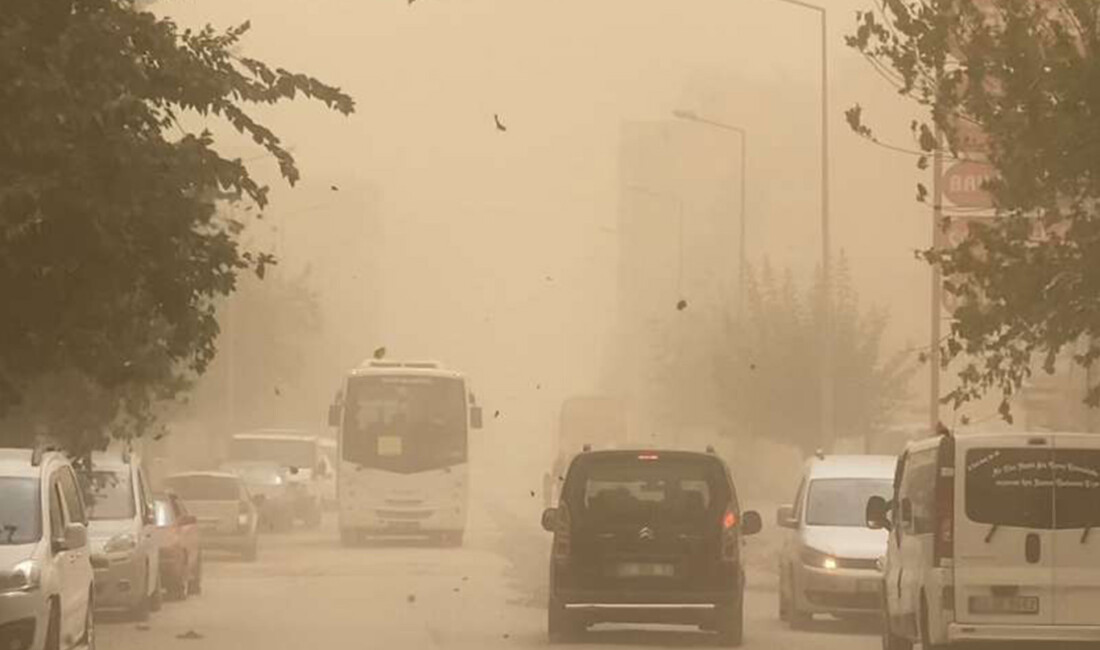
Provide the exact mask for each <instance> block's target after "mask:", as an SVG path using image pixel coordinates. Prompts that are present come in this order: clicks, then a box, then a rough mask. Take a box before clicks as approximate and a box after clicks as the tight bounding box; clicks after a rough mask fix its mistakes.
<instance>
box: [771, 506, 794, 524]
mask: <svg viewBox="0 0 1100 650" xmlns="http://www.w3.org/2000/svg"><path fill="white" fill-rule="evenodd" d="M775 525H776V526H779V527H780V528H790V529H795V528H798V519H797V518H795V516H794V506H781V507H780V508H779V509H778V510H776V511H775Z"/></svg>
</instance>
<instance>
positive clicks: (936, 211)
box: [928, 126, 944, 435]
mask: <svg viewBox="0 0 1100 650" xmlns="http://www.w3.org/2000/svg"><path fill="white" fill-rule="evenodd" d="M942 144H943V143H942V141H941V133H940V130H939V127H938V126H937V127H936V151H935V152H934V153H933V154H932V249H933V250H940V248H942V246H943V244H944V241H943V183H942V182H940V180H941V178H942V176H943V153H942V149H943V147H942ZM930 311H931V314H932V323H931V325H932V327H931V340H930V341H929V344H930V345H929V349H928V365H929V368H928V370H929V375H930V382H929V391H930V394H929V399H928V424H929V431H930V432H931V434H932V435H935V434H936V432H937V431H938V430H939V425H940V336H941V333H940V330H941V325H942V321H943V273H942V271H941V269H940V265H939V264H933V265H932V305H931V310H930Z"/></svg>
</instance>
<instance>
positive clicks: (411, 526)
mask: <svg viewBox="0 0 1100 650" xmlns="http://www.w3.org/2000/svg"><path fill="white" fill-rule="evenodd" d="M386 528H387V529H388V530H393V531H399V532H410V531H415V530H420V522H419V521H387V522H386Z"/></svg>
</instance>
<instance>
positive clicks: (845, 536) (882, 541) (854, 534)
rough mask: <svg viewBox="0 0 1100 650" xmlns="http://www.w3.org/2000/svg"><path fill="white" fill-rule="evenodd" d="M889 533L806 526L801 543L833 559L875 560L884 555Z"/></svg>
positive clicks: (865, 529)
mask: <svg viewBox="0 0 1100 650" xmlns="http://www.w3.org/2000/svg"><path fill="white" fill-rule="evenodd" d="M888 541H889V533H887V532H886V531H885V530H871V529H870V528H863V527H859V526H806V527H805V528H803V529H802V543H803V544H805V545H806V546H809V547H810V548H813V549H816V550H818V551H821V552H822V553H826V554H828V555H832V556H834V557H843V558H851V559H854V560H877V559H878V558H880V557H882V556H883V555H886V544H887V543H888Z"/></svg>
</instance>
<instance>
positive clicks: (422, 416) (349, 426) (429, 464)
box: [343, 375, 466, 473]
mask: <svg viewBox="0 0 1100 650" xmlns="http://www.w3.org/2000/svg"><path fill="white" fill-rule="evenodd" d="M343 436H344V444H343V459H344V460H346V461H349V462H352V463H356V464H358V465H361V466H364V467H373V468H377V469H383V470H387V471H394V472H403V473H410V472H419V471H425V470H430V469H438V468H442V467H449V466H451V465H458V464H460V463H464V462H466V390H465V386H464V384H463V382H462V380H461V379H454V378H449V377H418V376H398V375H394V376H381V377H379V376H373V377H357V378H353V379H352V380H351V381H350V382H349V384H348V389H347V398H346V401H345V409H344V429H343Z"/></svg>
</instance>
